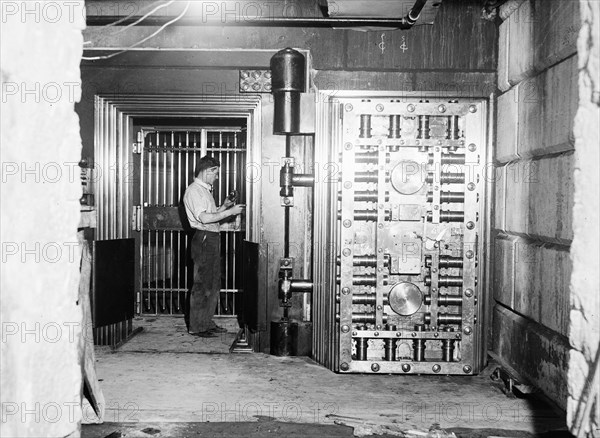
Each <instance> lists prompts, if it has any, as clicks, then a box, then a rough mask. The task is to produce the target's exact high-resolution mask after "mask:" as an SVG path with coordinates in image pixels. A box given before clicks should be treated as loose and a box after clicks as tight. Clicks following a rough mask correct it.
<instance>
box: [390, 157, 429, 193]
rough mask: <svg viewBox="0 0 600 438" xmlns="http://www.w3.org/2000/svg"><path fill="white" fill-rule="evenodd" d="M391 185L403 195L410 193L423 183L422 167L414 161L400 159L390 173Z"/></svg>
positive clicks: (419, 188) (417, 189) (419, 187)
mask: <svg viewBox="0 0 600 438" xmlns="http://www.w3.org/2000/svg"><path fill="white" fill-rule="evenodd" d="M390 180H391V182H392V186H393V187H394V189H396V190H397V191H398V192H400V193H402V194H403V195H412V194H413V193H417V192H418V191H419V190H421V187H423V185H424V184H425V177H424V174H423V169H422V168H421V166H419V163H417V162H416V161H411V160H405V161H400V162H399V163H398V164H397V165H396V167H394V169H393V170H392V173H391V175H390Z"/></svg>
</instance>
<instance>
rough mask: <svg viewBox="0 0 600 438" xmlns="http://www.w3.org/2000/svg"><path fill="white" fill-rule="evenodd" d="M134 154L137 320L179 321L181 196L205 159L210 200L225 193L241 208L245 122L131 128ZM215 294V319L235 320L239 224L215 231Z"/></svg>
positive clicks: (184, 282) (188, 265)
mask: <svg viewBox="0 0 600 438" xmlns="http://www.w3.org/2000/svg"><path fill="white" fill-rule="evenodd" d="M135 122H136V123H135V124H136V126H139V127H140V129H139V130H138V134H137V135H138V138H137V139H138V143H137V148H136V152H137V153H138V154H140V160H139V161H136V162H137V163H139V164H138V165H139V175H140V178H139V187H137V188H136V190H135V191H134V192H135V193H136V195H134V196H135V198H136V200H135V202H134V205H135V210H136V211H135V218H136V227H135V231H136V233H135V234H136V235H137V244H138V245H139V256H140V266H139V270H138V275H139V277H138V278H139V285H140V288H139V292H138V296H137V313H138V314H141V315H155V316H158V315H183V314H184V312H185V308H186V296H187V293H188V291H189V289H190V288H191V286H192V278H193V274H192V272H193V271H192V268H193V265H192V262H191V259H190V255H189V243H190V242H191V238H192V236H193V230H192V229H191V228H190V227H189V224H188V223H187V218H186V217H185V209H184V208H183V201H182V200H183V195H184V193H185V190H186V188H187V187H188V185H189V184H191V183H192V182H193V180H194V177H195V167H196V162H197V160H198V159H199V158H200V157H202V156H204V155H207V154H208V155H211V156H213V157H215V158H217V159H218V160H219V161H220V163H221V168H220V175H219V179H218V181H217V183H216V184H215V186H214V190H213V194H214V197H215V202H216V204H217V205H219V204H221V203H222V202H223V199H224V198H225V197H226V196H227V194H228V193H230V192H231V191H232V190H237V191H238V202H240V203H246V200H247V196H246V194H247V190H246V181H247V178H246V174H245V170H246V167H247V159H248V154H247V141H246V132H247V130H246V121H245V119H214V120H211V119H202V121H201V123H200V121H199V120H196V121H193V122H194V123H193V124H188V125H187V126H185V125H182V122H185V120H178V121H177V124H176V125H175V124H174V123H173V122H171V123H169V122H168V121H165V120H162V123H153V124H148V123H147V122H148V121H147V120H139V121H135ZM188 123H189V121H188ZM221 230H222V231H221V254H222V258H221V278H222V280H221V293H220V296H219V302H218V304H217V309H216V310H215V315H217V316H228V317H236V316H237V315H238V313H239V312H240V311H241V308H240V306H241V305H242V299H241V298H240V297H241V292H242V288H241V287H242V286H241V278H242V272H241V267H242V262H241V248H242V242H243V241H244V239H245V238H246V224H245V221H242V222H241V223H236V222H235V220H233V221H231V222H226V223H222V224H221Z"/></svg>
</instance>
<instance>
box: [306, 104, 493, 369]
mask: <svg viewBox="0 0 600 438" xmlns="http://www.w3.org/2000/svg"><path fill="white" fill-rule="evenodd" d="M322 100H324V101H325V102H324V104H321V105H319V107H318V111H320V112H321V114H320V116H319V114H317V120H319V121H320V123H321V125H320V126H319V127H318V128H317V145H316V148H315V149H316V151H317V152H316V154H317V156H316V157H315V161H316V162H317V163H328V165H329V167H330V169H333V171H331V172H330V174H329V175H328V176H327V178H321V179H320V180H319V181H317V184H316V187H315V224H320V225H319V226H318V227H317V228H318V229H316V230H315V241H316V242H318V244H316V245H315V246H316V248H317V250H316V253H315V267H314V269H315V285H316V286H315V292H314V302H313V306H314V318H313V319H314V335H313V336H314V338H313V340H314V357H315V359H316V360H317V361H319V362H320V363H322V364H324V365H325V366H327V367H329V368H330V369H332V370H334V371H338V372H344V373H414V374H462V375H469V374H474V373H478V372H479V371H480V370H481V369H482V368H483V366H484V365H485V350H486V345H485V331H484V325H485V324H486V318H485V313H486V312H485V309H486V307H485V301H486V300H485V298H486V297H485V295H486V293H487V292H486V290H487V288H486V287H485V284H486V281H487V277H488V276H487V275H486V265H487V264H486V257H487V256H486V252H485V251H486V242H488V241H489V239H488V237H487V231H486V230H489V224H488V223H487V221H488V218H489V212H488V203H487V199H488V197H489V193H490V190H491V181H490V180H491V178H489V177H488V175H486V174H485V170H486V169H487V168H488V167H487V166H486V163H487V162H488V161H487V160H488V156H487V150H488V146H487V124H488V115H487V102H486V100H483V99H482V100H476V99H472V98H471V99H464V98H439V95H438V97H429V98H423V97H420V98H412V97H406V96H403V97H397V96H393V95H391V96H386V97H382V96H381V94H379V95H377V94H375V95H372V96H352V95H350V96H348V97H341V96H340V94H339V93H338V94H337V96H335V97H328V98H327V97H325V98H324V99H322ZM319 143H320V144H319Z"/></svg>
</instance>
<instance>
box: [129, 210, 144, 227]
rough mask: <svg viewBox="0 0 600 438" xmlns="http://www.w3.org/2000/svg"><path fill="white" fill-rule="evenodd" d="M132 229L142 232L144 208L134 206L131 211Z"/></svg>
mask: <svg viewBox="0 0 600 438" xmlns="http://www.w3.org/2000/svg"><path fill="white" fill-rule="evenodd" d="M131 229H132V230H133V231H142V206H141V205H134V206H133V208H132V211H131Z"/></svg>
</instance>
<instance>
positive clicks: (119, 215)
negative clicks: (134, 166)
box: [115, 113, 126, 239]
mask: <svg viewBox="0 0 600 438" xmlns="http://www.w3.org/2000/svg"><path fill="white" fill-rule="evenodd" d="M123 134H124V127H123V117H122V115H121V114H120V113H119V117H118V119H117V132H116V144H115V148H116V151H115V152H116V154H115V155H116V160H115V168H116V169H115V176H116V179H117V180H116V183H117V185H116V187H115V189H116V192H117V193H116V211H115V213H116V214H115V221H116V226H117V228H116V237H117V238H119V239H122V238H123V237H125V236H124V232H123V225H124V219H125V218H124V212H123V210H125V199H124V196H123V191H124V189H125V187H126V186H125V181H124V179H125V177H124V174H125V175H126V172H123V170H124V167H125V159H124V158H125V157H124V152H125V151H124V148H123V146H124V145H123V142H122V140H123V138H122V136H123Z"/></svg>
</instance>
